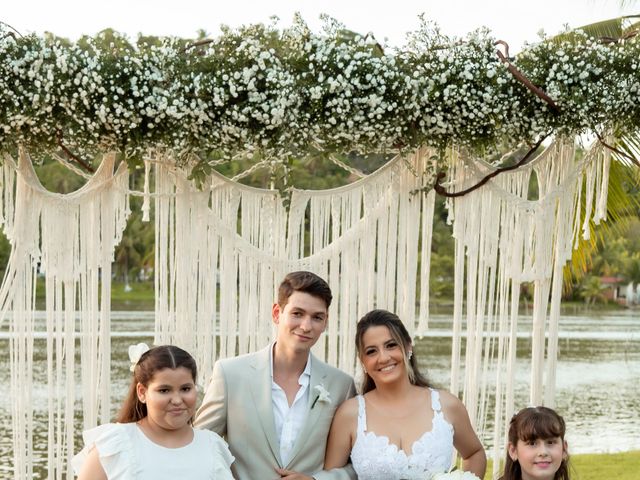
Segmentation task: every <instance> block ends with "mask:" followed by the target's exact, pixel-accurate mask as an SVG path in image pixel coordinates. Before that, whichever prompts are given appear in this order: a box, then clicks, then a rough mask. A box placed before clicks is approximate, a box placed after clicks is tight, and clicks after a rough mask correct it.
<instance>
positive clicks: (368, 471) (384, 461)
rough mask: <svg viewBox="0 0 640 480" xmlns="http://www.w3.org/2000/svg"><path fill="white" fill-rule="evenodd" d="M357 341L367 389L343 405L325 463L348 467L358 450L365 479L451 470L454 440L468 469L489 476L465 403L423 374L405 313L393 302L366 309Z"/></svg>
mask: <svg viewBox="0 0 640 480" xmlns="http://www.w3.org/2000/svg"><path fill="white" fill-rule="evenodd" d="M356 348H357V351H358V356H359V358H360V361H361V362H362V367H363V369H364V382H363V385H362V390H361V391H362V393H363V394H362V395H358V396H357V397H354V398H352V399H350V400H347V401H346V402H344V403H343V404H342V405H341V406H340V407H339V408H338V410H337V412H336V415H335V417H334V419H333V423H332V425H331V431H330V433H329V440H328V444H327V452H326V456H325V465H324V468H325V469H326V470H329V469H332V468H337V467H343V466H344V465H345V464H346V463H347V462H348V460H349V457H351V462H352V465H353V468H354V470H355V471H356V473H357V474H358V478H359V479H360V480H400V479H414V478H415V479H424V478H429V477H428V475H430V474H435V473H441V472H446V471H449V469H450V468H451V461H452V459H453V448H454V447H455V449H456V450H457V451H458V453H459V454H460V456H461V457H462V470H465V471H469V472H472V473H474V474H475V475H477V476H478V477H479V478H483V477H484V473H485V469H486V456H485V452H484V448H483V447H482V444H481V443H480V441H479V440H478V437H477V436H476V434H475V432H474V431H473V427H472V426H471V422H470V421H469V415H468V414H467V410H466V408H465V407H464V405H463V404H462V402H461V401H460V400H459V399H458V398H457V397H455V396H454V395H452V394H451V393H449V392H447V391H444V390H437V389H434V388H432V387H431V386H430V384H429V382H428V381H427V380H426V379H425V378H424V377H423V376H422V375H421V374H420V372H419V371H418V369H417V362H416V359H415V356H414V355H413V347H412V345H411V337H410V336H409V333H408V332H407V330H406V328H405V327H404V325H403V324H402V322H401V321H400V319H399V318H398V317H397V316H396V315H394V314H393V313H391V312H387V311H386V310H373V311H371V312H369V313H367V314H366V315H365V316H364V317H362V318H361V319H360V321H359V322H358V326H357V331H356Z"/></svg>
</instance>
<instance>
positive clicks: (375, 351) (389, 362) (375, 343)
mask: <svg viewBox="0 0 640 480" xmlns="http://www.w3.org/2000/svg"><path fill="white" fill-rule="evenodd" d="M359 353H360V361H361V362H362V366H363V367H364V369H365V371H366V372H367V374H368V375H369V376H370V377H371V379H372V380H373V381H374V383H375V384H376V386H379V385H380V384H381V383H389V382H395V381H398V380H403V379H406V380H407V381H408V380H409V376H408V375H407V367H406V359H405V348H403V346H402V344H400V343H399V342H398V340H396V339H395V338H394V337H393V336H392V335H391V332H390V331H389V329H388V328H387V327H385V326H383V325H376V326H372V327H369V328H368V329H367V330H366V331H365V332H364V333H363V335H362V348H361V351H360V352H359Z"/></svg>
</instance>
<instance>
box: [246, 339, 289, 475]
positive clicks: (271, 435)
mask: <svg viewBox="0 0 640 480" xmlns="http://www.w3.org/2000/svg"><path fill="white" fill-rule="evenodd" d="M269 348H271V346H269V347H268V348H265V349H263V350H261V351H260V352H258V354H257V355H256V356H255V357H254V358H253V363H252V364H251V368H252V369H253V370H254V374H255V377H254V381H252V382H250V385H251V393H252V395H253V400H254V402H255V405H256V412H255V415H256V416H257V417H258V419H259V421H260V423H261V424H262V430H263V431H264V434H265V436H266V437H267V442H268V443H269V447H270V448H271V451H272V452H273V456H274V457H275V458H276V460H277V461H278V465H280V466H282V460H281V459H280V447H279V445H278V439H277V438H276V427H275V421H274V419H273V403H272V400H271V362H270V356H269Z"/></svg>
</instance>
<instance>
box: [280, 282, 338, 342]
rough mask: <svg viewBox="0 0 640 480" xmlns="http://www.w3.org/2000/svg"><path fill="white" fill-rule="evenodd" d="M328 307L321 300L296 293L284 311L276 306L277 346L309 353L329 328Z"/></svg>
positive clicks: (288, 301) (303, 293) (291, 296)
mask: <svg viewBox="0 0 640 480" xmlns="http://www.w3.org/2000/svg"><path fill="white" fill-rule="evenodd" d="M328 316H329V313H328V311H327V304H326V303H325V301H324V300H322V299H321V298H320V297H316V296H314V295H311V294H309V293H305V292H299V291H295V292H293V293H292V294H291V295H290V296H289V299H288V300H287V303H286V304H285V305H284V307H281V306H280V305H278V304H277V303H276V304H275V305H274V306H273V310H272V317H273V323H275V324H276V326H277V328H278V338H277V345H278V347H277V348H279V349H284V350H287V351H290V352H296V353H305V352H306V353H308V352H309V350H311V347H313V345H314V344H315V343H316V342H317V341H318V338H320V335H321V334H322V332H324V330H325V328H326V327H327V318H328Z"/></svg>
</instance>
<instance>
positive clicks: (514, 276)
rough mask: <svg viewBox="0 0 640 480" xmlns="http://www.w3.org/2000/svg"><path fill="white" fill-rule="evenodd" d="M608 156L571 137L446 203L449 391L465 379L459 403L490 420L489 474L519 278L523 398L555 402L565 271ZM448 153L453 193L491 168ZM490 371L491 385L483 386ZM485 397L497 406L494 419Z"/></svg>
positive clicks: (603, 190)
mask: <svg viewBox="0 0 640 480" xmlns="http://www.w3.org/2000/svg"><path fill="white" fill-rule="evenodd" d="M609 156H610V154H609V153H608V152H606V151H605V150H604V149H603V148H602V146H601V145H600V144H598V143H596V144H594V146H593V147H592V148H591V149H590V150H589V151H588V152H587V154H586V155H585V157H584V159H583V160H581V161H578V160H576V158H575V149H574V144H573V142H570V141H567V140H564V139H558V140H556V141H555V142H554V143H552V144H551V145H550V146H549V147H547V149H546V150H545V151H544V152H542V154H540V155H539V156H538V157H537V158H535V159H533V160H532V161H531V163H530V164H528V165H526V167H523V168H521V169H518V170H517V171H511V172H504V173H503V174H502V175H500V176H497V177H494V178H493V179H492V180H490V181H489V182H487V183H486V184H485V185H484V186H483V187H482V188H481V189H479V190H476V191H473V192H471V193H470V194H468V195H466V196H464V197H458V198H455V199H454V200H453V201H451V202H448V206H449V209H450V212H449V213H450V216H451V219H452V222H453V232H454V233H453V234H454V238H455V245H456V254H455V255H456V259H455V284H454V318H453V344H452V362H451V363H452V371H451V389H452V391H453V392H457V391H459V390H458V389H459V388H460V385H461V380H463V392H464V401H465V404H466V406H467V409H468V410H469V416H470V418H471V420H472V422H473V423H474V424H475V425H476V428H477V429H478V430H479V431H480V432H487V430H488V428H487V425H488V422H491V421H492V423H493V425H494V427H493V445H494V451H493V455H492V456H493V460H494V470H493V473H494V478H497V476H498V473H499V471H500V461H501V459H502V456H503V445H504V443H505V441H506V431H507V428H508V424H509V419H510V418H511V415H512V414H513V412H514V409H515V406H514V382H515V380H516V378H517V372H516V363H515V361H516V343H517V334H518V325H519V324H520V319H519V315H518V305H519V298H520V288H521V285H522V284H523V283H527V284H530V285H532V286H533V299H534V302H533V318H532V326H531V343H532V349H531V372H530V375H531V378H530V382H529V384H530V392H529V402H530V404H534V405H540V404H547V405H550V406H553V399H554V396H555V369H556V365H557V351H558V349H557V336H558V322H559V315H560V296H561V293H562V270H563V267H564V265H565V264H566V262H567V261H568V260H570V258H571V255H572V250H573V248H574V246H575V245H576V242H577V235H578V234H579V233H582V235H583V236H584V237H585V238H586V237H587V236H588V235H589V232H590V222H594V223H597V222H598V221H601V220H602V219H604V218H605V213H606V197H607V185H608V172H609V166H610V160H609ZM450 159H451V167H450V170H449V181H448V183H449V186H450V187H451V186H454V187H455V188H454V190H455V191H460V190H463V189H464V188H465V186H466V185H470V184H476V183H477V181H478V179H479V178H484V177H485V176H486V175H487V172H489V171H492V170H493V169H494V168H495V167H493V166H491V165H488V164H487V163H485V162H481V161H472V160H471V159H469V158H465V157H464V156H462V155H460V153H459V152H456V151H452V152H451V153H450ZM534 175H535V178H536V180H537V185H538V194H537V197H538V198H537V199H535V200H532V199H531V198H530V195H529V185H530V182H531V179H532V177H533V176H534ZM583 189H584V202H583V201H582V200H581V198H582V195H583V193H582V191H583ZM582 203H584V210H583V207H582V206H581V204H582ZM580 230H582V232H580ZM463 292H466V300H465V301H464V302H463ZM465 317H466V332H465V333H466V348H465V355H464V367H463V366H462V363H461V340H462V327H463V322H462V319H463V318H465ZM547 339H548V340H547ZM545 352H546V357H545ZM460 370H463V371H464V379H460V375H459V371H460ZM492 371H494V372H496V373H495V375H496V387H495V390H494V391H491V390H492V389H491V388H489V384H488V380H489V375H490V372H492ZM545 375H546V378H545ZM490 396H492V397H493V398H489V397H490ZM490 404H494V405H495V409H494V410H495V411H494V414H493V418H492V419H489V408H488V405H490Z"/></svg>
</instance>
